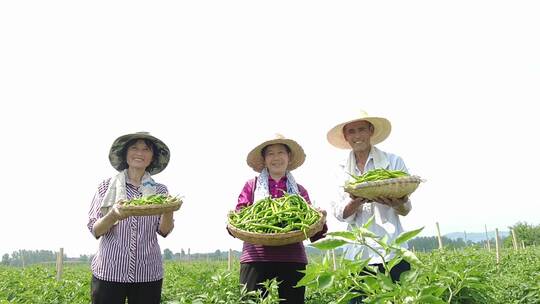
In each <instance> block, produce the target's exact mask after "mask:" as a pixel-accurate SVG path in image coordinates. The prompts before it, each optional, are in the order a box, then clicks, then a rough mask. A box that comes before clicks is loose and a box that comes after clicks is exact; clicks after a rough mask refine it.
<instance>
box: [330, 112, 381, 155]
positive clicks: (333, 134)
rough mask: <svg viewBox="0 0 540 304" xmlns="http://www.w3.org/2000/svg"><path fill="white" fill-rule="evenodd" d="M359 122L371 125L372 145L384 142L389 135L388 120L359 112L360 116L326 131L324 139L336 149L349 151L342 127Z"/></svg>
mask: <svg viewBox="0 0 540 304" xmlns="http://www.w3.org/2000/svg"><path fill="white" fill-rule="evenodd" d="M361 120H365V121H368V122H370V123H371V124H372V125H373V135H372V136H371V141H370V143H371V144H372V145H376V144H378V143H380V142H382V141H383V140H385V139H386V138H387V137H388V135H390V131H392V125H391V124H390V121H389V120H388V119H386V118H383V117H376V116H369V115H368V114H367V113H366V112H365V111H360V115H358V116H357V117H356V118H353V119H350V120H347V121H345V122H342V123H340V124H338V125H336V126H335V127H333V128H332V129H330V131H328V133H327V134H326V139H328V142H329V143H330V144H331V145H332V146H334V147H336V148H340V149H351V145H350V144H349V142H347V140H345V135H344V134H343V127H345V125H346V124H350V123H352V122H357V121H361Z"/></svg>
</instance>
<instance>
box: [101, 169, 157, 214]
mask: <svg viewBox="0 0 540 304" xmlns="http://www.w3.org/2000/svg"><path fill="white" fill-rule="evenodd" d="M127 180H128V175H127V169H124V170H122V171H120V172H118V174H117V175H116V176H114V177H112V178H111V180H110V181H109V188H107V191H106V192H105V195H104V196H103V202H102V203H101V214H103V215H105V214H107V213H108V212H109V211H110V209H111V208H112V206H113V205H114V204H115V203H116V202H118V201H120V200H127V190H126V181H127ZM156 185H157V184H156V182H155V181H154V180H153V179H152V177H151V175H150V173H148V172H145V173H144V175H143V177H142V181H141V186H140V189H141V192H142V196H148V195H151V194H155V193H156Z"/></svg>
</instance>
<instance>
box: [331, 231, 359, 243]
mask: <svg viewBox="0 0 540 304" xmlns="http://www.w3.org/2000/svg"><path fill="white" fill-rule="evenodd" d="M326 235H328V236H340V237H342V238H346V239H349V240H352V241H354V240H356V236H355V235H354V233H353V232H352V231H334V232H328V233H327V234H326Z"/></svg>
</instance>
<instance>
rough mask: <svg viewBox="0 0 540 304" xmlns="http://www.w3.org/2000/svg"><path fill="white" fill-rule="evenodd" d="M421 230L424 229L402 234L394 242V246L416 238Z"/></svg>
mask: <svg viewBox="0 0 540 304" xmlns="http://www.w3.org/2000/svg"><path fill="white" fill-rule="evenodd" d="M423 229H424V227H422V228H419V229H416V230H412V231H407V232H403V233H401V234H400V235H399V236H398V237H397V238H396V239H395V240H394V242H393V244H396V245H400V244H403V243H405V242H406V241H408V240H410V239H412V238H413V237H415V236H417V235H418V234H419V233H420V232H422V230H423Z"/></svg>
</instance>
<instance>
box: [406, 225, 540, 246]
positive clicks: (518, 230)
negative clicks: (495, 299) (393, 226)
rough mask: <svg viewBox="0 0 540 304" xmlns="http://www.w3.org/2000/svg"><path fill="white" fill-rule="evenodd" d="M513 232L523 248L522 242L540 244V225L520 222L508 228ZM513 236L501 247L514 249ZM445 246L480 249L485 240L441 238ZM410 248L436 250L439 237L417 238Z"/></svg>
mask: <svg viewBox="0 0 540 304" xmlns="http://www.w3.org/2000/svg"><path fill="white" fill-rule="evenodd" d="M508 228H510V229H511V230H513V231H514V233H515V234H516V239H517V242H518V245H519V246H520V247H521V245H522V241H523V244H525V246H536V245H539V244H540V225H536V226H534V225H531V224H527V223H524V222H518V223H517V224H515V225H514V226H510V227H508ZM512 238H513V237H512V235H511V234H510V235H508V236H507V237H504V238H502V239H501V240H500V241H501V245H502V246H503V247H513V243H512ZM441 239H442V243H443V246H444V247H445V248H449V249H459V248H463V247H468V246H478V247H484V245H485V242H486V241H485V240H483V241H480V242H473V241H470V240H469V241H467V242H465V241H464V240H463V239H462V238H458V239H455V240H453V239H450V238H448V237H445V236H443V237H441ZM489 242H490V244H491V246H495V239H494V238H491V239H490V240H489ZM408 243H409V248H410V249H413V248H414V250H417V251H426V252H427V251H431V250H434V249H438V248H439V241H438V239H437V237H435V236H424V237H416V238H414V239H412V240H410V241H409V242H408Z"/></svg>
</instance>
